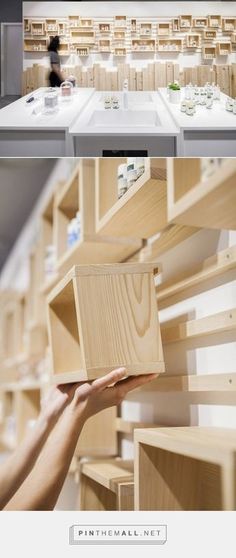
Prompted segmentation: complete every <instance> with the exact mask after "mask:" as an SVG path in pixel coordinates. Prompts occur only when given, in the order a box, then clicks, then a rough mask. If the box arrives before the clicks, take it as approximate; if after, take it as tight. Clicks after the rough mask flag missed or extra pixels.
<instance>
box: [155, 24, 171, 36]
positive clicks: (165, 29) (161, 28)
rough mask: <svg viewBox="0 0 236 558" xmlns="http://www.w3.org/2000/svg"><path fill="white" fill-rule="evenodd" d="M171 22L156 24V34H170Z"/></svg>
mask: <svg viewBox="0 0 236 558" xmlns="http://www.w3.org/2000/svg"><path fill="white" fill-rule="evenodd" d="M171 31H172V29H171V22H170V21H169V22H166V23H164V22H160V23H158V24H157V36H158V37H159V36H163V35H171Z"/></svg>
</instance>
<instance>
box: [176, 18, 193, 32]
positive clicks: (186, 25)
mask: <svg viewBox="0 0 236 558" xmlns="http://www.w3.org/2000/svg"><path fill="white" fill-rule="evenodd" d="M192 23H193V18H192V16H191V15H181V16H179V26H180V29H191V27H192Z"/></svg>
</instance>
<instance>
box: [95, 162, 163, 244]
mask: <svg viewBox="0 0 236 558" xmlns="http://www.w3.org/2000/svg"><path fill="white" fill-rule="evenodd" d="M96 164H97V169H96V189H97V194H96V196H97V202H98V214H97V232H98V233H99V234H102V235H108V236H118V237H119V236H128V237H136V238H148V237H150V236H152V235H153V234H155V233H157V232H158V231H159V230H161V229H163V228H164V227H166V225H167V213H166V207H167V199H166V180H165V179H166V169H165V167H166V161H165V159H155V158H152V159H149V158H147V159H146V160H145V172H144V174H143V175H142V176H141V177H140V178H138V180H137V181H136V182H135V183H134V184H133V185H132V186H131V187H130V188H129V189H128V191H127V192H126V193H125V194H124V195H123V196H122V197H121V198H120V199H118V187H117V171H118V166H119V164H120V160H119V159H113V161H112V163H109V165H110V167H111V166H112V174H111V177H110V180H109V184H108V181H107V178H106V180H105V181H104V180H103V177H104V173H105V172H107V170H108V166H107V162H106V160H102V159H97V162H96ZM107 176H108V175H107Z"/></svg>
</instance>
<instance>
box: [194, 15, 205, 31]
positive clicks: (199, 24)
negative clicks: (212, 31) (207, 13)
mask: <svg viewBox="0 0 236 558" xmlns="http://www.w3.org/2000/svg"><path fill="white" fill-rule="evenodd" d="M207 26H208V18H207V17H194V18H193V27H195V29H204V28H205V27H207Z"/></svg>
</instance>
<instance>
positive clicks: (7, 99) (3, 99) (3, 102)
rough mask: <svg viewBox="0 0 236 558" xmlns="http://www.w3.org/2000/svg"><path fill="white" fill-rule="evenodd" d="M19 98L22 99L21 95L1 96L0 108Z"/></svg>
mask: <svg viewBox="0 0 236 558" xmlns="http://www.w3.org/2000/svg"><path fill="white" fill-rule="evenodd" d="M17 99H20V95H5V97H0V109H1V108H3V107H6V106H7V105H10V104H11V103H14V101H17Z"/></svg>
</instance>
